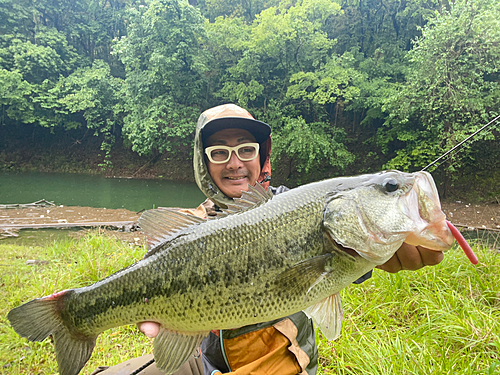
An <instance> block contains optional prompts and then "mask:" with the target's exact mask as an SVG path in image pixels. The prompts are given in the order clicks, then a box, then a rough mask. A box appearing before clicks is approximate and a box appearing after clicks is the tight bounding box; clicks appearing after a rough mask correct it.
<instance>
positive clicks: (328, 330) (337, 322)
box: [304, 293, 344, 341]
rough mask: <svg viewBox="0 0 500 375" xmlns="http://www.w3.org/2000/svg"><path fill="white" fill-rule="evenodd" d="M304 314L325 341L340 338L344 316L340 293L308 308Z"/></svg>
mask: <svg viewBox="0 0 500 375" xmlns="http://www.w3.org/2000/svg"><path fill="white" fill-rule="evenodd" d="M304 313H305V314H306V315H307V316H308V317H309V318H311V319H312V320H313V321H314V324H316V326H317V327H318V328H319V329H320V330H321V332H322V333H323V335H324V336H325V337H326V338H327V340H330V341H331V340H335V339H336V338H338V337H339V336H340V331H341V328H342V317H343V316H344V311H343V309H342V301H341V300H340V293H335V294H332V295H331V296H329V297H327V298H325V299H324V300H322V301H320V302H318V303H316V304H315V305H312V306H309V307H308V308H307V309H305V310H304Z"/></svg>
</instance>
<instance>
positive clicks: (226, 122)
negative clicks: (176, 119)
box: [201, 117, 271, 145]
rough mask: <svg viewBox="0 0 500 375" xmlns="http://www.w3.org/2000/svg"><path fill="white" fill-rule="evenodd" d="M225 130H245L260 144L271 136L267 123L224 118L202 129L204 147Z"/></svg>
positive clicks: (212, 121) (213, 121)
mask: <svg viewBox="0 0 500 375" xmlns="http://www.w3.org/2000/svg"><path fill="white" fill-rule="evenodd" d="M223 129H243V130H246V131H248V132H249V133H250V134H252V135H253V136H254V137H255V140H256V141H257V142H258V143H262V142H264V141H265V140H266V139H267V138H269V135H270V134H271V127H270V126H269V125H268V124H266V123H265V122H262V121H258V120H253V119H249V118H243V117H223V118H216V119H213V120H211V121H208V122H207V123H206V124H205V125H204V126H203V128H202V129H201V137H202V140H203V145H205V143H206V140H207V139H208V138H209V137H211V136H212V135H214V134H215V133H217V132H218V131H220V130H223Z"/></svg>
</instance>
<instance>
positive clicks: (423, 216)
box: [404, 171, 455, 251]
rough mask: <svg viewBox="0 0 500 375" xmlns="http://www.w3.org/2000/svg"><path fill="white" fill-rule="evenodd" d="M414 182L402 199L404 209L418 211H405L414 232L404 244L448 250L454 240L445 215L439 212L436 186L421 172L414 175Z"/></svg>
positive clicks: (427, 175) (439, 204) (428, 175)
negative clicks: (413, 207) (410, 220)
mask: <svg viewBox="0 0 500 375" xmlns="http://www.w3.org/2000/svg"><path fill="white" fill-rule="evenodd" d="M415 180H416V183H415V185H414V188H413V189H412V191H411V192H410V193H409V194H408V195H407V196H406V197H405V198H404V201H405V203H406V204H405V206H406V207H412V206H414V205H416V206H418V210H410V209H406V210H405V212H406V215H407V216H408V217H410V218H411V219H412V220H413V222H414V223H415V230H414V231H413V232H412V233H410V234H409V235H408V237H407V238H406V239H405V241H404V242H406V243H407V244H409V245H413V246H423V247H426V248H428V249H429V250H435V251H444V250H448V249H449V248H450V247H451V245H452V244H453V242H454V240H455V239H454V238H453V235H452V233H451V231H450V229H449V228H448V225H447V224H446V215H445V214H444V213H443V211H442V210H441V203H440V202H439V195H438V192H437V188H436V185H435V184H434V182H433V180H432V177H431V176H430V174H429V173H427V172H423V171H421V172H417V173H416V176H415Z"/></svg>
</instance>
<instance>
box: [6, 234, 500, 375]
mask: <svg viewBox="0 0 500 375" xmlns="http://www.w3.org/2000/svg"><path fill="white" fill-rule="evenodd" d="M475 251H476V253H477V255H478V256H479V258H480V264H479V265H477V266H472V265H471V264H470V263H468V262H467V260H466V258H465V256H464V255H463V254H462V253H461V252H459V251H458V250H457V249H456V248H454V249H453V250H451V251H450V252H448V254H447V256H446V257H445V260H444V261H443V262H442V263H441V264H440V265H438V266H436V267H426V268H424V269H422V270H419V271H416V272H400V273H397V274H394V275H393V274H389V273H386V272H383V271H379V270H376V271H375V274H374V277H373V278H372V279H370V280H368V281H367V282H365V283H363V284H362V285H360V286H356V285H352V286H351V287H349V288H348V289H347V290H345V291H344V292H343V302H344V310H345V316H344V323H343V330H342V336H341V337H340V338H339V339H338V340H336V341H334V342H328V341H326V340H324V339H323V338H322V337H321V334H320V333H318V339H319V341H318V342H319V345H318V346H319V350H320V360H319V362H320V367H319V371H318V373H320V374H500V354H499V353H500V254H498V253H495V252H493V251H491V250H489V249H487V248H477V247H476V248H475ZM144 252H145V248H139V247H130V246H129V245H127V244H125V243H122V242H120V241H117V240H114V239H111V238H108V237H105V236H102V235H99V233H97V232H95V233H91V234H89V235H87V236H86V237H85V238H83V239H80V240H67V241H58V242H56V243H54V245H52V246H46V247H29V246H16V245H2V244H1V243H0V373H1V374H4V373H5V374H13V375H21V374H23V375H26V374H37V375H38V374H56V373H57V365H56V363H55V357H54V352H53V345H52V343H51V342H50V340H45V341H43V342H41V343H29V342H28V341H27V340H26V339H22V338H20V337H19V336H18V335H17V334H16V333H15V332H14V331H13V330H12V329H11V328H10V326H9V323H8V321H7V319H6V315H7V313H8V311H9V310H10V309H12V308H13V307H16V306H18V305H20V304H21V303H23V302H27V301H28V300H30V299H32V298H34V297H40V296H44V295H48V294H51V293H53V292H55V291H59V290H63V289H66V288H74V287H78V286H83V285H87V284H89V283H91V282H94V281H97V280H99V279H102V278H104V277H105V276H107V275H109V274H110V273H112V272H115V271H117V270H119V269H121V268H123V267H125V266H126V265H129V264H131V263H133V262H134V261H136V260H138V259H140V258H142V255H143V254H144ZM28 259H38V260H46V261H48V263H47V264H42V265H37V266H28V265H26V260H28ZM151 347H152V346H151V340H150V339H148V338H146V337H144V335H141V334H139V333H138V331H137V328H136V327H135V326H127V327H118V328H115V329H112V330H109V331H106V332H105V333H103V334H102V335H100V336H99V338H98V342H97V346H96V349H95V350H94V353H93V354H92V357H91V359H90V361H89V362H88V364H87V365H86V366H85V367H84V369H83V371H82V374H90V373H91V372H92V371H93V370H94V369H95V368H96V367H97V366H100V365H113V364H116V363H119V362H122V361H124V360H126V359H129V358H132V357H136V356H139V355H143V354H146V353H149V352H150V351H151Z"/></svg>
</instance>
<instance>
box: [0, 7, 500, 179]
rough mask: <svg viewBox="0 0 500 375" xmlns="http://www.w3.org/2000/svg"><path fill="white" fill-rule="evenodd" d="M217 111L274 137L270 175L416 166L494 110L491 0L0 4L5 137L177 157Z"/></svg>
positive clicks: (455, 166) (463, 160)
mask: <svg viewBox="0 0 500 375" xmlns="http://www.w3.org/2000/svg"><path fill="white" fill-rule="evenodd" d="M227 102H233V103H236V104H239V105H240V106H243V107H245V108H247V109H248V110H249V111H250V112H251V113H252V114H253V115H254V116H255V117H256V118H258V119H259V120H262V121H266V122H268V123H269V124H270V125H271V126H272V129H273V140H274V151H273V153H274V155H273V158H274V159H273V168H275V169H276V168H280V167H283V165H286V168H287V170H288V171H289V172H288V173H289V174H293V173H299V174H300V175H301V176H302V179H303V180H302V181H307V180H310V179H313V178H316V177H318V176H322V174H325V173H327V172H329V173H331V171H332V170H333V171H336V172H337V173H342V172H343V171H345V170H346V169H347V170H349V171H355V172H365V171H372V170H377V169H380V168H397V169H401V170H408V171H414V170H417V169H420V168H422V167H424V166H425V165H427V164H428V163H429V162H431V161H433V160H434V159H435V158H436V157H438V156H439V155H441V154H442V153H443V152H445V151H446V150H448V149H450V148H451V147H452V146H454V145H456V144H457V143H459V142H460V141H462V140H463V139H465V138H466V137H467V136H468V135H470V134H472V133H473V132H474V131H476V130H477V129H479V127H481V126H482V125H484V124H485V123H487V122H488V121H489V120H491V119H492V118H494V117H495V116H497V115H498V114H499V112H500V110H499V108H500V106H499V104H500V1H499V0H456V1H455V2H452V3H450V2H448V1H443V0H429V1H421V0H405V1H400V0H384V1H382V0H361V1H352V0H338V2H334V1H331V0H282V1H278V0H245V1H243V0H199V1H196V0H190V1H189V2H188V1H187V0H140V1H139V0H138V1H135V0H40V1H36V2H33V1H27V0H2V1H0V106H1V117H0V119H1V126H3V127H6V128H16V127H19V126H21V125H23V124H32V125H33V126H35V127H44V128H49V129H53V130H55V129H58V130H63V131H67V132H71V131H73V130H74V129H86V130H89V131H90V132H91V133H93V134H95V135H98V136H100V137H101V139H102V145H101V148H102V149H103V150H104V154H105V155H108V157H109V153H110V152H111V150H112V146H113V144H114V142H115V141H116V140H117V139H119V140H120V141H122V142H123V144H124V145H126V146H127V147H130V148H131V149H132V150H133V151H134V152H136V153H138V154H141V155H150V154H159V153H169V155H170V157H175V155H176V152H177V150H178V149H179V146H181V145H191V143H192V141H193V133H194V128H195V124H196V119H197V117H198V116H199V114H200V113H201V112H202V111H203V110H205V109H207V108H209V107H211V106H215V105H218V104H223V103H227ZM495 135H497V133H496V132H495V131H488V132H484V133H482V134H481V136H480V142H483V143H481V147H483V149H484V147H487V148H489V149H490V151H489V152H488V155H490V156H491V155H493V156H494V157H495V158H496V156H495V155H497V156H498V155H499V154H500V150H499V148H498V145H497V142H495V141H494V139H495ZM480 155H481V154H480V153H478V152H477V149H476V150H475V149H474V147H467V148H466V149H465V150H463V152H460V153H458V154H455V155H454V157H453V158H452V159H451V160H450V161H449V162H447V164H446V166H445V167H444V171H445V173H446V175H447V176H448V178H455V177H456V176H458V175H460V173H464V172H463V170H466V169H467V168H470V167H471V166H474V165H475V163H477V161H478V160H479V161H480V160H481V159H480V158H481V156H480ZM478 158H479V159H478ZM496 159H497V160H498V158H496ZM460 171H462V172H460ZM313 174H314V177H312V175H313Z"/></svg>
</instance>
